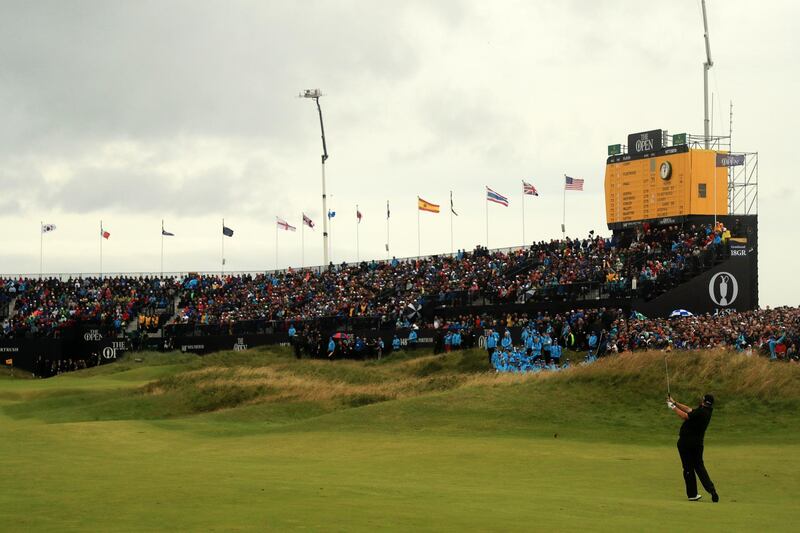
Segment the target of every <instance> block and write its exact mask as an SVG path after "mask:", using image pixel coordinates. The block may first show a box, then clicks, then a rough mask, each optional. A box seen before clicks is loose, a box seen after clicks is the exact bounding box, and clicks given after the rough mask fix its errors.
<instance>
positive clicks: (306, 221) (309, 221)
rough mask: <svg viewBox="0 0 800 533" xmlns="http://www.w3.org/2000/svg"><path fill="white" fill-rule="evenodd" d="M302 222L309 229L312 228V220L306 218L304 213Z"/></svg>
mask: <svg viewBox="0 0 800 533" xmlns="http://www.w3.org/2000/svg"><path fill="white" fill-rule="evenodd" d="M303 224H305V225H306V226H308V227H309V228H311V229H314V221H313V220H311V219H310V218H308V217H307V216H306V214H305V213H303Z"/></svg>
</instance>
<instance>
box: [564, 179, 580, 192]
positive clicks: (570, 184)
mask: <svg viewBox="0 0 800 533" xmlns="http://www.w3.org/2000/svg"><path fill="white" fill-rule="evenodd" d="M564 178H566V182H565V183H564V190H567V191H582V190H583V180H582V179H581V178H570V177H569V176H564Z"/></svg>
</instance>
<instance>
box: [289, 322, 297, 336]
mask: <svg viewBox="0 0 800 533" xmlns="http://www.w3.org/2000/svg"><path fill="white" fill-rule="evenodd" d="M288 333H289V339H290V340H291V338H292V337H294V336H295V335H297V330H296V329H294V324H289V332H288Z"/></svg>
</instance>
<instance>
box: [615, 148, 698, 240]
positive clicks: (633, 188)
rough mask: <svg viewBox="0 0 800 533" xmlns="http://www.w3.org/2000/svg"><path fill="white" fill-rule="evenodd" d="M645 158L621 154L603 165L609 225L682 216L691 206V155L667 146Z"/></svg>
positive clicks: (687, 212) (685, 151)
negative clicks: (659, 152) (663, 149)
mask: <svg viewBox="0 0 800 533" xmlns="http://www.w3.org/2000/svg"><path fill="white" fill-rule="evenodd" d="M665 152H669V153H664V154H662V155H653V156H652V157H646V158H632V157H627V156H621V157H619V158H613V159H615V160H614V161H609V163H608V164H607V165H606V179H605V192H606V217H607V220H608V223H609V224H619V223H625V222H634V221H640V220H650V219H656V218H666V217H682V216H685V215H688V214H690V209H691V194H690V193H691V169H692V164H691V155H690V153H689V151H688V150H686V149H683V150H681V149H680V148H677V147H676V148H669V149H667V150H665Z"/></svg>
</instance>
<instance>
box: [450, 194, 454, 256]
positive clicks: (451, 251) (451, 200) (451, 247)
mask: <svg viewBox="0 0 800 533" xmlns="http://www.w3.org/2000/svg"><path fill="white" fill-rule="evenodd" d="M450 255H453V191H450Z"/></svg>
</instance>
